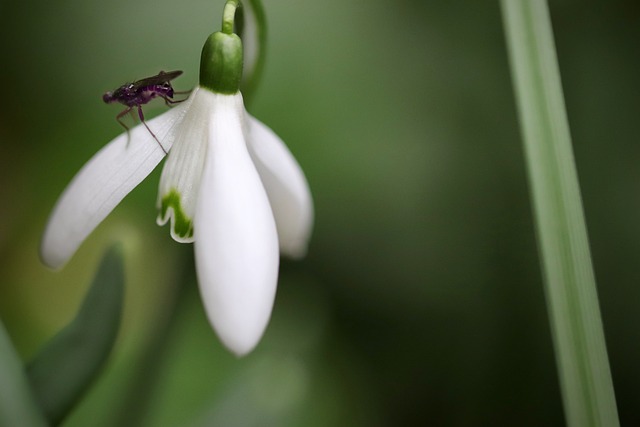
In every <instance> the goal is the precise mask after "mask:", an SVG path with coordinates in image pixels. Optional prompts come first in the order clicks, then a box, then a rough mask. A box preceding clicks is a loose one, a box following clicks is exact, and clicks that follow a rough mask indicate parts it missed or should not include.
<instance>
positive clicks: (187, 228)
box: [160, 189, 193, 239]
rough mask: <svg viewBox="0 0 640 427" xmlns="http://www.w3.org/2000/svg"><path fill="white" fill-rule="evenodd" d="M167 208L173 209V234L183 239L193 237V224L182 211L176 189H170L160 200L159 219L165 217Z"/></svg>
mask: <svg viewBox="0 0 640 427" xmlns="http://www.w3.org/2000/svg"><path fill="white" fill-rule="evenodd" d="M169 208H172V209H173V222H172V225H171V226H172V227H173V232H174V233H175V234H176V235H177V236H180V237H181V238H183V239H189V238H191V237H193V222H192V221H191V219H190V218H189V217H188V216H187V215H186V214H185V213H184V211H183V210H182V205H181V204H180V193H178V191H177V190H176V189H172V190H171V191H169V193H167V195H166V196H164V197H163V198H162V206H161V208H160V215H161V218H163V219H164V218H166V217H167V211H168V209H169Z"/></svg>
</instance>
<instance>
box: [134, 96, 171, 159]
mask: <svg viewBox="0 0 640 427" xmlns="http://www.w3.org/2000/svg"><path fill="white" fill-rule="evenodd" d="M138 117H140V121H141V122H142V124H143V125H144V127H146V128H147V130H148V131H149V133H150V134H151V136H152V137H153V139H155V140H156V142H157V143H158V145H159V146H160V148H161V149H162V151H163V152H164V154H167V150H165V149H164V147H163V146H162V143H161V142H160V140H159V139H158V137H157V136H156V135H155V134H154V133H153V132H151V129H149V126H147V122H145V121H144V114H142V107H141V106H140V105H138Z"/></svg>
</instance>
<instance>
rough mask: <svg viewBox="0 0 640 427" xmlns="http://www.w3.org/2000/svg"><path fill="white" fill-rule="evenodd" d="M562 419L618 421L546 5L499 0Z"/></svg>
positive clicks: (581, 425)
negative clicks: (544, 292)
mask: <svg viewBox="0 0 640 427" xmlns="http://www.w3.org/2000/svg"><path fill="white" fill-rule="evenodd" d="M502 12H503V19H504V25H505V30H506V37H507V44H508V49H509V57H510V58H509V59H510V63H511V71H512V76H513V81H514V87H515V92H516V100H517V104H518V109H519V117H520V124H521V128H522V134H523V137H524V138H523V139H524V147H525V156H526V161H527V167H528V173H529V183H530V187H531V192H532V203H533V210H534V215H535V220H536V225H537V235H538V246H539V250H540V254H541V262H542V269H543V274H544V279H545V290H546V297H547V306H548V310H549V316H550V321H551V329H552V334H553V339H554V345H555V353H556V361H557V365H558V372H559V377H560V386H561V392H562V397H563V403H564V407H565V417H566V419H567V424H568V425H569V426H574V427H587V426H607V427H609V426H618V425H619V421H618V414H617V409H616V402H615V396H614V390H613V383H612V380H611V372H610V369H609V361H608V358H607V350H606V345H605V340H604V332H603V329H602V320H601V317H600V310H599V307H598V297H597V292H596V284H595V279H594V273H593V267H592V265H591V255H590V251H589V245H588V239H587V230H586V226H585V220H584V212H583V208H582V201H581V196H580V189H579V185H578V178H577V172H576V167H575V162H574V158H573V152H572V148H571V138H570V134H569V125H568V122H567V115H566V111H565V106H564V99H563V95H562V87H561V84H560V73H559V69H558V64H557V58H556V53H555V46H554V41H553V33H552V29H551V22H550V18H549V11H548V7H547V3H546V1H544V0H502Z"/></svg>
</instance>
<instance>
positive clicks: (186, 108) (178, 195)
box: [41, 0, 313, 355]
mask: <svg viewBox="0 0 640 427" xmlns="http://www.w3.org/2000/svg"><path fill="white" fill-rule="evenodd" d="M235 3H236V2H234V1H232V0H231V1H229V2H228V3H227V7H225V18H223V19H225V20H223V32H217V33H214V34H212V35H211V36H210V37H209V39H208V40H207V42H206V44H205V46H204V48H203V51H202V58H201V65H200V83H199V85H198V86H197V87H196V88H195V89H194V90H193V91H192V93H191V95H190V96H189V98H188V99H187V100H186V101H185V102H183V103H181V104H180V105H178V106H176V107H174V108H172V109H170V110H169V111H167V112H166V113H164V114H162V115H161V116H159V117H156V118H155V119H152V120H149V121H148V122H147V125H148V126H149V128H150V129H151V130H152V131H153V133H154V134H155V135H156V136H157V138H158V141H159V142H160V143H161V144H162V147H160V145H159V144H158V141H156V140H155V139H154V138H153V136H152V135H151V134H150V133H149V132H148V131H147V129H146V128H145V127H144V126H142V125H138V126H137V127H135V128H133V129H131V131H130V134H129V136H127V134H126V133H125V134H122V135H120V136H118V137H117V138H115V139H114V140H113V141H111V142H110V143H109V144H107V145H106V146H105V147H104V148H102V149H101V150H100V151H99V152H98V153H97V154H96V155H95V156H94V157H93V158H92V159H91V160H89V162H88V163H87V164H86V165H85V166H84V167H83V168H82V169H81V170H80V172H79V173H78V174H77V175H76V176H75V178H74V179H73V180H72V181H71V183H70V184H69V186H68V187H67V189H66V190H65V191H64V193H63V194H62V196H61V197H60V199H59V200H58V202H57V204H56V206H55V208H54V210H53V213H52V214H51V217H50V219H49V222H48V224H47V227H46V230H45V233H44V237H43V240H42V246H41V258H42V260H43V262H44V263H45V264H46V265H48V266H49V267H52V268H60V267H62V266H63V265H64V264H65V263H66V262H67V260H68V259H69V258H70V257H71V256H72V255H73V254H74V252H75V251H76V250H77V249H78V247H79V246H80V244H81V243H82V242H83V241H84V240H85V238H86V237H87V236H88V235H89V234H90V233H91V232H92V231H93V230H94V229H95V228H96V227H97V226H98V224H99V223H100V222H101V221H102V220H103V219H104V218H105V217H106V216H107V215H108V214H109V213H110V212H111V211H112V210H113V209H114V208H115V207H116V205H117V204H118V203H120V201H121V200H122V199H123V198H124V197H125V196H126V195H127V194H128V193H129V192H130V191H131V190H132V189H133V188H134V187H136V186H137V185H138V184H139V183H140V182H141V181H142V180H143V179H144V178H145V177H146V176H147V175H149V174H150V173H151V171H152V170H153V169H154V168H155V167H156V166H157V164H158V163H159V162H160V161H161V160H162V158H163V157H164V156H165V153H164V151H165V150H166V151H167V152H169V154H168V158H167V161H166V163H165V166H164V170H163V172H162V176H161V179H160V191H159V195H158V207H159V210H160V213H159V216H158V219H157V222H158V224H160V225H162V224H165V223H169V224H170V233H171V236H172V237H173V238H174V239H175V240H177V241H178V242H184V243H188V242H193V243H194V250H195V259H196V270H197V275H198V282H199V287H200V292H201V295H202V299H203V301H204V305H205V310H206V312H207V316H208V318H209V321H210V322H211V324H212V326H213V328H214V330H215V331H216V332H217V334H218V336H219V337H220V339H221V341H222V342H223V344H224V345H225V346H226V347H227V348H228V349H229V350H230V351H232V352H233V353H235V354H236V355H244V354H246V353H248V352H250V351H251V350H252V349H253V348H254V347H255V346H256V345H257V343H258V341H259V340H260V338H261V336H262V334H263V332H264V330H265V328H266V326H267V323H268V321H269V318H270V315H271V310H272V307H273V302H274V297H275V292H276V284H277V279H278V265H279V253H282V254H284V255H287V256H290V257H293V258H299V257H302V256H304V255H305V252H306V248H307V242H308V239H309V236H310V233H311V228H312V223H313V206H312V200H311V195H310V192H309V187H308V184H307V181H306V179H305V177H304V174H303V172H302V170H301V169H300V166H299V165H298V163H297V162H296V161H295V159H294V158H293V156H292V155H291V153H290V152H289V150H288V149H287V147H286V145H285V144H284V143H283V142H282V141H281V140H280V139H279V138H278V136H276V134H275V133H274V132H273V131H271V130H270V129H269V128H268V127H267V126H265V125H264V124H262V123H261V122H259V121H258V120H256V119H255V118H253V117H252V116H251V115H249V114H248V113H247V112H246V110H245V108H244V105H243V100H242V95H241V94H240V92H239V90H238V88H239V83H240V78H241V75H242V61H243V57H242V43H241V41H240V38H239V37H238V36H237V35H236V34H234V33H233V31H232V28H233V21H232V19H233V15H231V26H229V14H228V13H227V12H228V8H229V4H232V6H234V5H235ZM233 9H235V7H233ZM225 24H226V25H225Z"/></svg>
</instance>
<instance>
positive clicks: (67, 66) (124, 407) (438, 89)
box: [0, 0, 640, 427]
mask: <svg viewBox="0 0 640 427" xmlns="http://www.w3.org/2000/svg"><path fill="white" fill-rule="evenodd" d="M222 6H223V1H222V0H215V1H214V0H208V1H204V0H197V1H188V2H181V3H178V2H169V1H166V0H155V1H151V0H138V1H135V2H131V1H124V0H113V1H109V2H99V1H94V0H89V1H80V0H64V1H61V2H45V1H36V2H7V1H6V0H3V1H2V2H0V17H2V22H3V24H2V25H1V26H0V40H1V41H0V46H2V52H3V55H2V58H1V59H0V65H1V66H0V82H2V97H1V98H2V102H1V103H0V112H1V114H0V143H1V145H0V198H1V200H3V203H2V208H1V209H0V317H1V318H2V321H3V322H4V323H5V325H6V326H7V329H8V330H9V333H10V334H11V337H12V339H13V340H14V343H15V345H16V347H17V349H18V351H19V352H20V354H21V355H22V356H23V358H24V359H25V360H28V359H29V358H31V357H32V356H33V354H34V353H35V352H36V351H37V350H38V348H39V346H40V345H41V344H42V343H43V342H44V341H46V339H47V338H49V337H50V336H51V335H52V334H54V333H55V332H56V331H57V330H58V329H59V328H60V327H62V326H63V325H64V324H66V323H67V322H68V321H69V320H70V319H71V318H72V317H73V315H74V313H75V310H76V308H77V306H78V304H79V303H80V301H81V299H82V297H83V295H84V293H85V291H86V286H87V285H88V283H89V282H90V279H91V277H92V275H93V272H94V270H95V269H96V268H97V264H98V261H99V259H100V257H101V254H102V252H103V250H104V249H105V247H106V246H107V244H108V243H109V242H111V241H113V240H121V241H124V243H125V254H126V260H125V261H126V272H127V295H126V301H125V317H124V324H123V328H122V330H121V334H120V338H119V341H118V344H117V347H116V349H115V352H114V354H113V355H112V357H111V359H110V361H109V364H108V366H107V368H106V370H105V371H104V374H103V375H102V376H101V377H100V379H99V381H98V382H97V383H96V384H95V387H94V388H93V389H92V390H91V392H90V393H89V394H88V395H87V396H86V398H85V399H84V400H83V401H82V403H81V404H80V405H79V406H78V407H77V409H76V411H75V412H74V413H73V414H72V415H71V417H70V418H69V419H68V421H67V423H66V424H65V425H66V426H86V425H91V426H105V427H106V426H115V425H118V426H124V425H131V426H149V427H151V426H154V427H155V426H161V427H164V426H166V427H170V426H191V425H193V426H302V425H305V426H343V425H344V426H354V425H359V426H398V425H441V426H478V425H491V426H497V425H505V426H507V425H508V426H512V425H519V426H540V425H545V426H551V425H563V415H562V406H561V401H560V394H559V389H558V385H557V379H556V372H555V365H554V360H553V349H552V344H551V337H550V333H549V327H548V322H547V317H546V316H547V314H546V309H545V302H544V295H543V287H542V283H541V276H540V273H539V265H538V263H539V261H538V257H537V252H536V245H535V236H534V228H533V222H532V217H531V213H530V206H529V200H528V189H527V182H526V173H525V169H524V161H523V153H522V148H521V142H520V136H519V130H518V124H517V117H516V112H515V104H514V100H513V94H512V88H511V82H510V76H509V70H508V65H507V58H506V52H505V43H504V37H503V31H502V25H501V16H500V10H499V7H498V4H497V2H488V1H469V0H468V1H462V0H459V1H451V2H437V1H423V0H399V1H396V2H389V1H382V0H368V1H351V2H344V1H338V0H324V1H314V2H312V1H298V2H291V1H285V0H269V1H265V9H266V13H267V19H268V23H269V42H268V56H267V62H266V68H265V72H264V75H263V80H262V83H261V85H260V87H259V90H258V92H257V94H256V97H255V99H254V102H253V103H252V104H251V105H250V106H249V107H248V108H249V110H250V111H251V112H252V114H254V115H255V116H256V117H258V118H259V119H261V120H262V121H263V122H265V123H266V124H268V125H269V126H270V127H271V128H273V129H274V130H275V131H276V132H277V133H278V134H279V135H280V136H281V137H282V138H283V139H284V140H285V141H286V142H287V143H288V145H289V147H290V149H291V151H292V152H293V153H294V154H295V156H296V157H297V159H298V160H299V162H300V164H301V165H302V167H303V169H304V170H305V172H306V174H307V177H308V180H309V182H310V185H311V188H312V192H313V195H314V200H315V207H316V225H315V231H314V235H313V239H312V241H311V246H310V251H309V255H308V257H307V258H306V259H305V260H304V261H302V262H290V261H286V260H284V261H283V263H282V266H281V277H280V283H279V289H278V297H277V301H276V306H275V308H274V314H273V319H272V322H271V324H270V326H269V328H268V330H267V333H266V335H265V337H264V339H263V341H262V342H261V344H260V345H259V346H258V348H257V350H256V351H255V352H253V353H252V354H250V355H249V356H248V357H246V358H243V359H239V360H238V359H235V358H234V357H233V356H232V355H230V354H228V353H227V352H226V351H225V350H224V349H223V348H222V347H221V345H220V343H219V342H218V340H217V338H216V337H215V335H214V333H213V332H212V330H211V329H210V327H209V325H208V323H207V322H206V320H205V316H204V312H203V309H202V306H201V302H200V299H199V295H198V292H197V287H196V284H195V281H194V279H193V272H192V266H191V264H190V262H191V261H190V252H191V251H192V247H191V246H190V245H180V244H177V243H175V242H173V241H172V240H171V238H170V237H169V233H168V230H167V229H166V228H165V229H161V228H158V227H157V226H156V225H155V215H156V210H155V198H156V190H157V184H158V179H159V171H160V168H158V169H157V170H156V171H155V172H154V173H153V174H152V175H151V176H150V177H149V178H148V179H147V180H145V181H144V182H143V183H142V184H141V185H140V186H139V187H138V188H137V189H136V190H135V191H134V192H133V193H132V194H130V195H129V196H128V197H127V198H126V199H125V200H124V202H123V203H122V204H121V205H120V206H119V207H118V208H117V209H116V210H115V211H114V212H113V214H112V215H110V216H109V217H108V218H107V220H106V221H105V222H104V223H103V224H102V225H101V226H100V227H99V228H98V230H97V231H96V232H95V233H94V234H93V235H92V236H91V237H90V238H89V239H88V240H87V241H86V242H85V244H84V245H83V246H82V247H81V248H80V250H79V251H78V252H77V254H76V255H75V256H74V258H73V259H72V260H71V262H70V263H69V264H68V265H67V266H66V267H65V269H64V270H62V271H60V272H51V271H49V270H47V269H46V268H44V267H43V266H42V265H41V264H40V263H39V260H38V255H37V248H38V242H39V238H40V235H41V233H42V231H43V228H44V225H45V221H46V218H47V215H48V214H49V212H50V210H51V209H52V207H53V204H54V203H55V201H56V199H57V197H58V196H59V194H60V193H61V192H62V190H63V189H64V187H65V186H66V184H67V183H68V182H69V180H70V179H71V178H72V177H73V175H74V174H75V173H76V172H77V171H78V170H79V168H80V167H81V166H82V165H83V164H84V162H85V161H87V160H88V159H89V158H90V157H91V155H93V153H95V152H96V151H97V150H98V149H99V148H100V147H101V146H103V145H104V144H105V143H106V142H108V141H109V140H110V139H111V138H113V137H114V136H116V135H117V134H118V133H120V130H121V129H120V127H119V125H118V124H117V123H116V121H115V120H114V117H115V115H116V114H117V112H118V111H119V110H118V109H117V108H116V107H114V106H106V105H104V104H103V103H102V100H101V95H102V93H103V92H105V91H106V90H112V89H114V88H115V87H117V86H119V85H120V84H122V83H124V82H126V81H130V80H133V79H137V78H141V77H145V76H148V75H153V74H156V73H157V72H158V71H159V70H161V69H162V70H173V69H181V70H184V71H185V74H184V76H182V77H180V78H179V79H178V80H176V81H175V87H176V88H177V89H178V90H187V89H190V88H191V87H192V86H193V85H194V84H195V83H196V82H197V73H198V65H199V64H198V61H199V56H200V49H201V48H202V44H203V43H204V40H205V38H206V37H207V36H208V35H209V33H211V32H213V31H215V30H218V29H219V26H220V14H221V11H222ZM550 7H551V14H552V20H553V25H554V30H555V36H556V44H557V49H558V54H559V62H560V68H561V73H562V78H563V84H564V89H565V97H566V104H567V109H568V115H569V120H570V125H571V130H572V136H573V143H574V149H575V156H576V161H577V166H578V172H579V176H580V181H581V184H582V191H583V199H584V204H585V209H586V218H587V224H588V228H589V232H590V239H591V246H592V251H593V258H594V265H595V270H596V276H597V280H598V286H599V294H600V301H601V308H602V314H603V319H604V326H605V332H606V337H607V343H608V348H609V356H610V361H611V367H612V373H613V379H614V384H615V388H616V394H617V398H618V407H619V412H620V416H621V421H622V424H623V425H629V426H630V425H640V409H638V408H640V393H638V385H639V384H640V367H639V366H638V360H640V327H639V326H638V325H640V267H639V266H640V262H639V261H640V222H639V221H638V219H639V218H640V191H639V188H640V144H638V142H639V137H638V136H639V135H640V126H639V123H640V120H639V118H640V96H639V95H640V89H639V88H640V84H639V79H638V76H640V43H639V41H640V6H639V5H638V3H637V2H634V1H630V0H626V1H624V0H616V1H608V2H594V3H591V4H584V3H583V2H578V1H576V0H564V1H551V3H550ZM164 109H165V107H164V106H162V105H161V103H158V104H156V105H153V106H149V108H147V109H146V113H147V115H148V116H149V117H150V116H152V115H155V114H158V113H160V112H162V111H164ZM185 263H186V267H185V266H184V264H185ZM0 381H1V379H0Z"/></svg>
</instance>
